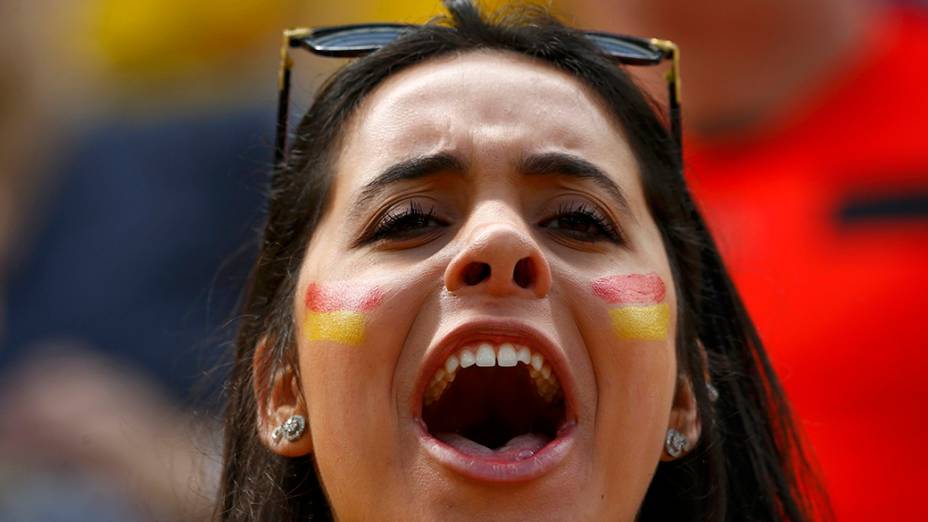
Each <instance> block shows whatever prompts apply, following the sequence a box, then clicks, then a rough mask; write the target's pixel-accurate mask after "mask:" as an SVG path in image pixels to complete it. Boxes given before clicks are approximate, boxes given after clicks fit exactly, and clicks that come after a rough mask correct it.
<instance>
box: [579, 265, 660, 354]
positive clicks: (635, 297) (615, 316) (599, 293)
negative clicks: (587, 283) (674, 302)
mask: <svg viewBox="0 0 928 522" xmlns="http://www.w3.org/2000/svg"><path fill="white" fill-rule="evenodd" d="M591 287H592V291H593V295H595V296H596V297H598V298H599V299H600V300H601V301H603V302H604V303H606V305H607V306H608V307H609V319H610V321H609V324H610V325H611V327H612V330H613V332H614V333H615V335H616V337H618V338H619V339H623V340H630V341H635V340H637V341H666V340H667V332H668V329H669V326H670V308H669V307H668V306H667V303H666V302H664V297H665V294H666V288H665V285H664V281H663V280H662V279H661V278H660V276H658V275H657V274H625V275H614V276H608V277H602V278H599V279H596V280H595V281H593V283H592V285H591Z"/></svg>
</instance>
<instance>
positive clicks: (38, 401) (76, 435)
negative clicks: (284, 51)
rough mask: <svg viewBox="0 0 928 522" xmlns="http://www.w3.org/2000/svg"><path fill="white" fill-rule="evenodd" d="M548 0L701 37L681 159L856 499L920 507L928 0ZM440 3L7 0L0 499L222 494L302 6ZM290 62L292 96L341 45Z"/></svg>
mask: <svg viewBox="0 0 928 522" xmlns="http://www.w3.org/2000/svg"><path fill="white" fill-rule="evenodd" d="M501 3H503V2H500V1H494V2H491V3H488V4H486V5H490V6H492V5H499V4H501ZM553 8H554V9H555V11H556V12H558V13H559V14H560V15H561V16H562V18H564V19H565V20H566V21H567V22H569V23H571V24H573V25H576V26H580V27H585V28H595V29H603V30H610V31H615V32H624V33H630V34H638V35H643V36H660V37H663V38H669V39H672V40H674V41H676V42H677V43H678V44H680V46H681V48H682V56H683V109H684V122H685V127H686V157H687V169H688V170H687V176H688V178H689V180H690V183H691V186H692V189H693V191H694V193H695V195H696V198H697V200H698V201H699V203H700V205H701V206H702V208H703V211H704V212H705V214H706V216H707V219H708V220H709V223H710V226H711V227H712V229H713V231H714V232H715V234H716V237H717V240H718V242H719V245H720V248H721V249H722V251H723V255H724V256H725V258H726V260H727V262H728V264H729V266H730V269H731V271H732V274H733V277H734V279H735V281H736V283H737V284H738V286H739V288H740V290H741V291H742V293H743V296H744V299H745V301H746V303H747V306H748V309H749V312H750V313H751V314H752V316H753V318H754V319H755V321H756V323H757V325H758V329H759V330H760V334H761V337H762V339H763V340H764V342H765V343H766V346H767V349H768V352H769V353H770V355H771V358H772V360H773V363H774V365H775V367H776V368H777V370H778V371H779V374H780V376H781V378H782V380H783V383H784V385H785V387H786V390H787V392H788V394H789V396H790V398H791V400H792V402H793V405H794V408H795V412H796V415H797V418H798V419H799V423H800V426H801V429H802V430H803V432H804V434H805V435H806V437H807V439H808V441H809V442H810V443H811V446H812V448H813V451H814V454H815V457H816V459H817V461H818V463H819V467H820V469H821V472H822V475H823V477H824V481H825V484H826V486H827V487H828V489H829V491H830V493H831V496H832V500H833V503H834V507H835V511H836V514H837V515H838V518H839V519H840V520H873V519H882V518H885V517H886V515H887V514H889V515H891V516H892V518H894V519H899V520H917V519H924V518H925V517H926V516H928V508H926V506H925V503H924V502H922V501H921V499H920V497H919V494H920V493H921V492H923V491H925V490H926V489H928V475H926V473H925V469H926V465H928V458H926V452H925V451H924V450H923V449H922V448H921V445H922V443H921V439H922V438H923V437H924V435H925V432H926V429H928V421H926V418H925V414H924V411H925V410H924V403H925V401H926V399H928V393H926V392H925V390H924V387H923V386H922V380H921V379H922V375H923V373H924V370H923V368H924V366H925V363H928V353H926V350H928V336H926V334H925V330H924V328H923V323H924V322H925V320H926V319H928V314H926V312H925V309H926V308H925V296H926V295H928V275H926V274H925V270H926V267H928V263H926V261H928V132H926V130H925V122H926V120H928V96H926V92H928V91H926V81H928V70H926V69H925V64H926V63H928V2H920V1H907V2H904V1H899V0H896V1H892V0H884V1H879V0H713V1H712V2H692V1H685V0H648V1H645V0H558V1H556V2H554V4H553ZM440 11H441V9H440V5H439V4H438V2H436V1H431V0H396V1H393V2H378V1H375V0H358V1H353V2H329V1H324V0H309V1H305V0H304V1H293V0H224V1H221V2H220V1H215V0H204V1H202V2H186V1H181V0H83V1H76V0H32V1H25V0H5V1H4V2H2V3H0V520H4V521H27V520H28V521H32V520H47V521H58V520H61V521H84V520H87V521H90V520H93V521H107V520H120V521H150V520H205V519H207V518H208V517H209V509H210V502H211V497H212V494H213V491H214V489H215V484H216V480H217V473H218V464H219V456H220V452H221V447H220V442H219V441H220V437H221V428H220V426H219V425H218V422H217V418H218V413H219V411H220V405H221V402H220V401H221V398H220V395H221V382H222V378H223V372H224V369H223V362H224V360H225V359H224V356H227V355H228V352H229V350H231V338H232V335H233V333H234V315H235V303H236V299H237V298H238V296H239V292H240V290H241V288H242V286H243V284H244V280H245V277H246V275H247V270H248V267H249V264H250V262H251V260H252V257H253V255H254V252H255V244H256V237H257V231H258V230H259V227H260V223H261V212H262V204H263V202H262V200H263V190H264V186H265V182H266V179H267V174H268V171H269V168H270V163H271V157H272V127H273V123H274V114H275V113H274V111H275V106H274V102H275V96H276V68H277V59H278V50H277V49H278V44H279V40H280V30H281V29H282V28H284V27H289V26H318V25H327V24H339V23H353V22H367V21H405V22H422V21H425V20H427V19H428V18H430V17H431V16H432V15H434V14H438V13H440ZM296 62H297V66H296V68H295V71H296V72H295V80H294V91H293V106H294V107H295V109H296V112H299V111H300V110H301V109H303V110H305V108H306V106H307V104H308V100H309V99H310V96H311V93H312V91H313V89H314V88H315V87H316V86H317V85H318V83H319V82H320V81H322V80H323V79H324V78H325V77H326V76H327V75H328V74H330V73H331V72H332V71H333V70H334V68H335V67H337V66H338V65H339V63H338V62H336V61H329V60H324V59H320V58H315V57H309V56H299V57H298V59H297V60H296ZM639 73H640V76H639V77H640V81H641V82H642V84H643V85H646V86H648V87H649V88H653V89H654V96H655V97H656V98H658V99H663V97H664V93H663V91H662V90H661V89H660V88H658V87H659V85H660V81H659V78H658V77H657V76H656V75H654V74H651V73H649V72H641V71H636V74H639Z"/></svg>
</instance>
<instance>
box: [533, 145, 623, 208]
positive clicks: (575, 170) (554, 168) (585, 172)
mask: <svg viewBox="0 0 928 522" xmlns="http://www.w3.org/2000/svg"><path fill="white" fill-rule="evenodd" d="M519 170H520V171H521V172H522V173H523V174H524V175H526V176H563V177H567V178H574V179H582V180H589V181H592V182H593V183H595V184H596V185H597V186H598V187H599V188H601V189H603V190H604V191H605V192H606V193H607V194H608V195H609V196H611V197H612V199H613V200H615V202H616V203H617V204H618V206H619V208H620V210H621V211H622V212H623V213H625V214H627V215H628V216H631V217H634V214H633V213H632V209H631V205H629V203H628V196H626V195H625V191H623V190H622V187H620V186H619V185H618V184H617V183H616V182H615V181H612V178H610V177H609V176H608V175H607V174H606V172H605V171H604V170H603V169H601V168H599V167H597V166H596V165H594V164H593V163H591V162H589V161H587V160H585V159H583V158H581V157H579V156H574V155H573V154H567V153H564V152H546V153H542V154H534V155H531V156H527V157H525V158H523V159H522V161H521V163H520V164H519Z"/></svg>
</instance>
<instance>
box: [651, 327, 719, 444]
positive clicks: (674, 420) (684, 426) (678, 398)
mask: <svg viewBox="0 0 928 522" xmlns="http://www.w3.org/2000/svg"><path fill="white" fill-rule="evenodd" d="M697 349H698V350H699V351H700V357H701V358H702V360H703V363H704V364H703V371H704V372H705V373H706V382H709V381H708V371H709V370H708V368H709V367H708V365H707V364H705V363H706V362H707V356H706V351H705V348H704V347H703V345H702V342H701V341H700V342H697ZM667 429H668V430H669V429H674V430H676V431H678V432H679V433H680V434H682V435H683V436H684V437H686V441H687V447H686V449H685V450H683V453H682V454H681V455H678V456H676V457H671V456H670V454H668V453H667V450H666V448H665V449H664V452H663V453H662V454H661V461H663V462H669V461H672V460H677V459H679V458H680V457H682V456H683V455H686V454H687V453H689V452H690V451H692V450H693V448H695V447H696V444H697V443H698V442H699V437H700V436H701V435H702V422H701V421H700V419H699V407H698V404H697V403H696V394H695V393H694V392H693V382H692V380H691V379H690V378H689V377H688V376H681V377H679V378H678V379H677V390H676V393H675V394H674V398H673V407H672V408H671V410H670V422H669V423H668V426H667Z"/></svg>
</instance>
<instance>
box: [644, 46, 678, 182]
mask: <svg viewBox="0 0 928 522" xmlns="http://www.w3.org/2000/svg"><path fill="white" fill-rule="evenodd" d="M651 45H653V46H654V47H656V48H658V49H660V50H661V51H662V52H663V53H664V56H666V57H668V58H669V59H670V63H671V65H670V70H669V71H668V72H667V90H668V95H669V98H670V102H669V110H670V132H671V135H672V136H673V140H674V142H675V143H676V145H677V152H678V154H679V157H680V165H681V166H682V165H683V125H682V117H681V114H680V48H679V47H677V44H675V43H673V42H671V41H670V40H661V39H658V38H652V39H651Z"/></svg>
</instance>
